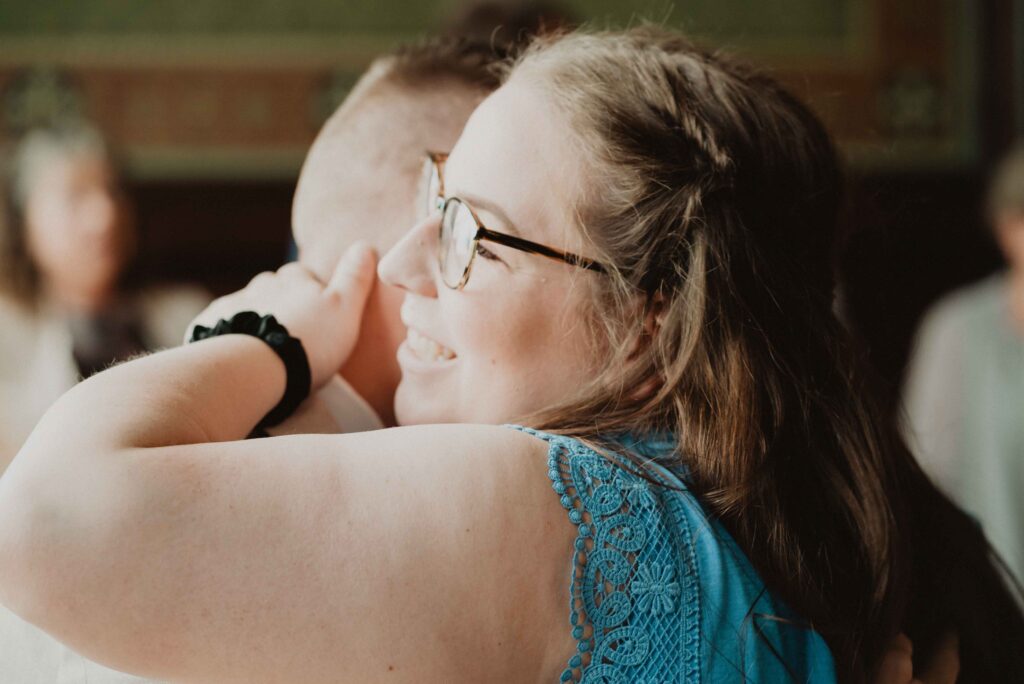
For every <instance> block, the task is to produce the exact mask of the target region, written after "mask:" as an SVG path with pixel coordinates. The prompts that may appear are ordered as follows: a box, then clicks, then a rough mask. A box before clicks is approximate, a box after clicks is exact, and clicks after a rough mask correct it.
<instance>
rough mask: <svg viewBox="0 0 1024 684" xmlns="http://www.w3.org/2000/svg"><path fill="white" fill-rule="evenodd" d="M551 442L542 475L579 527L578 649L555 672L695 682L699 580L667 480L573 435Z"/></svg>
mask: <svg viewBox="0 0 1024 684" xmlns="http://www.w3.org/2000/svg"><path fill="white" fill-rule="evenodd" d="M514 427H517V429H520V430H523V431H524V432H527V433H529V434H532V435H535V436H537V437H540V438H541V439H544V440H545V441H547V442H548V444H549V450H548V476H549V478H550V479H551V485H552V488H553V489H554V490H555V493H556V494H558V496H559V497H560V500H561V503H562V506H563V507H564V508H565V509H566V511H567V512H568V515H569V520H570V521H572V523H573V524H574V525H576V527H577V537H576V541H575V549H574V553H573V568H574V570H573V575H572V580H571V585H570V603H571V605H570V613H569V621H570V623H571V628H572V634H573V637H574V638H575V639H576V642H577V653H576V654H575V655H574V656H573V657H572V658H570V660H569V662H568V666H567V667H566V669H565V670H564V671H563V672H562V676H561V681H562V682H583V684H635V683H640V684H659V683H661V682H670V681H671V682H679V681H686V682H699V681H700V672H699V647H700V643H699V639H700V628H699V619H700V615H699V612H700V611H699V589H698V584H697V581H696V576H695V571H694V560H693V549H692V546H691V544H690V543H689V539H688V538H686V534H687V532H686V529H685V527H683V528H680V527H679V526H677V525H673V524H672V522H671V520H672V516H673V511H672V510H671V509H672V502H671V500H670V497H666V496H664V494H665V491H666V490H665V488H663V487H660V486H658V485H657V484H654V483H652V482H649V481H648V480H646V479H644V478H643V477H640V476H639V475H637V474H635V473H633V472H630V471H629V470H627V469H625V468H623V467H621V466H619V465H616V464H614V463H612V462H610V461H609V460H608V459H607V458H605V457H604V456H602V455H600V454H598V453H597V452H595V451H594V450H592V449H590V448H589V447H587V446H585V445H584V444H582V443H581V442H579V441H578V440H576V439H573V438H571V437H563V436H558V435H550V434H546V433H542V432H537V431H535V430H530V429H529V428H521V427H518V426H514Z"/></svg>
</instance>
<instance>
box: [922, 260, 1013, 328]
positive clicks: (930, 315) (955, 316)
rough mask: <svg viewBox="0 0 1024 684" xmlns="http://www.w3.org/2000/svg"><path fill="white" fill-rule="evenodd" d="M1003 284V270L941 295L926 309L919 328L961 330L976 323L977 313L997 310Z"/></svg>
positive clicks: (1004, 277) (986, 313)
mask: <svg viewBox="0 0 1024 684" xmlns="http://www.w3.org/2000/svg"><path fill="white" fill-rule="evenodd" d="M1005 288H1006V274H1004V273H996V274H994V275H991V276H989V277H987V278H985V279H983V280H980V281H978V282H976V283H971V284H970V285H966V286H964V287H962V288H959V289H957V290H954V291H953V292H951V293H949V294H947V295H945V296H943V297H942V298H941V299H939V301H938V302H936V303H935V304H934V305H932V306H931V308H929V309H928V311H927V312H926V313H925V316H924V318H923V319H922V324H921V331H922V332H930V333H940V332H953V331H962V330H964V329H966V328H967V327H969V326H970V325H972V324H975V323H977V322H978V321H977V320H976V319H977V318H978V317H979V316H980V317H982V318H985V317H989V316H991V315H993V314H995V313H996V311H995V310H996V309H997V307H998V306H999V302H1000V300H1001V298H1002V295H1003V292H1004V291H1005Z"/></svg>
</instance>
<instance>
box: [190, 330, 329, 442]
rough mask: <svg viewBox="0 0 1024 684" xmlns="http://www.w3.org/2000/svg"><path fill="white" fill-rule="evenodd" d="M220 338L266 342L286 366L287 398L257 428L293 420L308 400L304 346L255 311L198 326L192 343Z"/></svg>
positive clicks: (285, 392) (309, 382) (308, 376)
mask: <svg viewBox="0 0 1024 684" xmlns="http://www.w3.org/2000/svg"><path fill="white" fill-rule="evenodd" d="M217 335H251V336H253V337H258V338H259V339H261V340H263V342H265V343H266V344H267V346H269V347H270V348H271V349H273V350H274V353H275V354H277V355H278V356H279V357H280V358H281V361H283V362H284V368H285V372H286V373H287V382H286V384H285V389H284V396H283V397H281V401H279V402H278V404H277V406H275V407H274V408H273V409H271V411H270V413H268V414H267V415H265V416H264V417H263V420H261V421H260V422H259V424H258V425H257V426H256V427H257V428H267V427H271V426H274V425H277V424H278V423H280V422H281V421H283V420H284V419H285V418H287V417H288V416H290V415H291V414H292V413H293V412H294V411H295V409H296V408H298V407H299V404H301V403H302V402H303V401H305V399H306V397H308V396H309V390H310V386H311V385H312V376H311V373H310V370H309V359H308V358H307V357H306V350H305V349H303V348H302V342H300V341H299V340H298V339H296V338H294V337H292V336H291V335H289V334H288V329H287V328H285V327H284V326H283V325H281V324H280V323H278V322H277V319H276V318H274V317H273V316H271V315H267V316H260V315H259V314H258V313H256V312H255V311H240V312H238V313H236V314H235V315H234V316H232V317H231V318H229V319H227V320H225V319H223V318H222V319H220V320H219V321H217V324H216V325H214V326H213V327H212V328H207V327H205V326H202V325H197V326H196V327H195V328H193V329H192V335H191V336H189V339H188V341H189V342H198V341H199V340H205V339H206V338H208V337H216V336H217Z"/></svg>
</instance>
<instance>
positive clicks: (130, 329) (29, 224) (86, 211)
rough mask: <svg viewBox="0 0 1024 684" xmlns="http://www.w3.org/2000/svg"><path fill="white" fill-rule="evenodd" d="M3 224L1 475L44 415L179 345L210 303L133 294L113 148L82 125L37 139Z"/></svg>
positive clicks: (30, 143) (16, 158)
mask: <svg viewBox="0 0 1024 684" xmlns="http://www.w3.org/2000/svg"><path fill="white" fill-rule="evenodd" d="M7 174H8V178H7V183H6V187H5V195H6V197H5V201H4V203H3V204H4V205H5V208H6V212H5V214H6V215H5V216H2V217H0V330H3V335H2V336H0V434H2V435H3V437H2V439H3V441H4V443H5V445H2V446H0V449H6V451H4V452H0V473H2V472H3V470H4V468H5V467H6V465H7V462H8V461H9V459H10V458H12V457H13V456H14V453H13V450H16V449H17V448H18V447H19V446H20V445H21V443H22V441H24V439H25V438H26V437H27V436H28V434H29V432H30V431H31V430H32V428H33V426H35V424H36V421H38V420H39V418H40V417H41V416H42V415H43V413H44V412H45V410H46V408H47V407H48V406H49V405H50V404H51V403H52V402H53V401H54V400H56V399H57V398H58V397H59V396H60V395H61V394H63V393H64V392H65V391H66V390H67V389H68V388H70V387H71V386H72V385H74V384H75V383H76V382H78V380H79V379H81V378H83V377H88V376H90V375H92V374H93V373H96V372H97V371H100V370H102V369H104V368H106V367H107V366H109V365H110V364H111V363H113V362H115V361H117V360H121V359H126V358H128V357H130V356H133V355H135V354H138V353H141V352H144V351H151V350H157V349H162V348H165V347H170V346H175V345H176V344H178V343H180V340H181V332H182V330H183V329H184V327H186V326H187V325H188V321H189V320H190V319H191V317H192V316H194V315H195V314H196V313H197V312H199V311H201V310H202V309H203V307H204V306H205V305H206V303H207V302H208V301H209V297H208V296H206V294H205V293H204V292H202V291H201V290H200V289H198V288H195V287H180V286H179V287H163V288H157V289H146V290H142V291H135V292H129V291H125V290H124V289H123V288H122V287H121V286H120V282H119V281H120V277H121V275H122V274H123V273H124V271H125V268H126V266H127V265H128V264H129V262H130V260H131V258H132V256H133V254H134V250H135V243H136V232H135V225H134V223H133V216H132V212H131V210H130V207H129V204H128V201H127V199H126V197H125V196H124V193H123V189H122V187H121V182H120V179H119V177H118V174H117V169H116V166H115V164H114V158H113V156H112V154H111V152H110V149H109V148H108V146H107V144H106V142H105V141H104V140H103V138H102V137H101V136H100V134H99V133H98V132H97V131H96V130H94V129H93V128H91V127H89V126H87V125H85V124H69V125H66V126H63V127H53V128H40V129H35V130H32V131H29V132H28V133H27V134H26V135H25V136H24V137H23V138H21V140H20V141H19V142H18V143H17V145H16V146H15V148H14V150H13V153H12V155H11V158H10V160H9V164H8V170H7Z"/></svg>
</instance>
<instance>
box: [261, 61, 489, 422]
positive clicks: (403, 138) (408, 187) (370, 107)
mask: <svg viewBox="0 0 1024 684" xmlns="http://www.w3.org/2000/svg"><path fill="white" fill-rule="evenodd" d="M495 57H496V55H495V54H494V53H493V52H492V51H491V50H490V48H487V47H484V46H481V45H475V44H469V43H460V42H456V41H441V42H433V43H427V44H423V45H420V46H417V47H412V48H406V49H404V50H402V51H400V52H399V53H398V54H397V55H394V56H390V57H385V58H382V59H380V60H378V61H377V62H375V63H374V65H373V66H372V67H371V68H370V70H369V71H368V72H367V73H366V75H364V76H363V78H362V79H361V80H360V81H359V83H358V84H357V85H356V87H355V89H354V90H353V91H352V93H351V95H350V96H349V97H348V99H347V100H346V101H345V103H344V104H343V105H342V106H341V108H340V109H339V110H338V111H337V112H336V113H335V114H334V116H332V117H331V119H330V120H329V121H328V122H327V124H326V125H325V126H324V127H323V130H321V132H320V135H319V136H318V137H317V139H316V142H314V143H313V147H312V149H311V150H310V152H309V156H308V157H307V158H306V163H305V165H304V166H303V169H302V175H301V176H300V178H299V184H298V188H297V189H296V192H295V202H294V204H293V211H292V227H293V231H294V236H295V242H296V245H297V246H298V248H299V262H300V263H301V264H302V265H304V266H306V267H307V268H309V269H310V270H311V271H312V272H313V273H314V274H316V275H317V276H318V277H320V278H321V279H324V280H326V279H327V278H328V277H329V276H330V274H331V273H332V272H333V270H334V266H335V264H336V263H337V261H338V258H339V257H340V256H341V253H342V252H343V251H344V249H345V248H346V247H348V246H349V245H351V244H352V243H353V242H355V241H356V240H358V239H363V240H368V241H370V242H371V244H373V246H374V247H375V248H376V249H377V251H378V253H380V254H383V253H384V252H386V251H387V250H388V249H390V247H391V246H392V245H393V244H395V243H396V242H397V241H398V239H399V238H400V237H401V236H402V234H403V233H405V232H406V231H407V230H408V229H409V228H410V227H412V225H413V224H414V223H415V222H416V221H417V220H418V219H419V218H420V217H419V216H418V215H417V207H419V206H420V204H421V203H418V202H417V201H416V200H417V197H416V195H417V193H418V192H419V188H420V185H421V180H422V174H423V160H424V159H425V156H424V153H425V152H426V151H427V150H450V149H451V148H452V147H453V146H454V144H455V141H456V140H457V139H458V137H459V133H460V132H461V131H462V127H463V125H464V124H465V122H466V120H467V119H468V118H469V115H470V113H471V112H472V111H473V109H475V108H476V105H477V104H479V103H480V101H481V100H483V98H484V97H486V95H487V94H488V93H490V92H491V91H492V90H493V89H494V88H496V87H497V85H498V81H497V76H496V75H495V73H494V72H493V68H492V67H493V63H494V61H495ZM401 299H402V294H401V293H400V291H399V290H398V289H397V288H394V287H391V286H387V285H384V284H383V283H380V282H378V283H377V284H376V286H375V289H374V291H373V292H372V293H371V295H370V300H369V303H368V305H367V308H366V312H365V314H364V316H363V321H362V325H361V328H360V338H359V343H358V345H357V346H356V349H355V351H354V352H353V354H352V356H351V357H350V358H349V360H348V362H347V363H346V364H345V366H344V368H342V371H341V374H342V376H343V377H344V378H345V379H346V380H347V381H348V383H349V384H350V385H351V387H352V388H353V389H354V390H355V391H356V392H357V393H358V395H360V396H361V397H363V398H365V399H366V401H367V402H368V403H369V406H370V407H372V409H373V411H374V412H375V413H376V414H377V416H379V417H380V419H381V421H382V422H383V423H384V424H385V425H394V422H395V419H394V409H393V408H392V400H393V398H394V393H395V388H396V387H397V386H398V380H399V374H400V373H399V368H398V362H397V360H396V359H395V352H396V350H397V349H398V346H399V344H400V343H401V342H402V340H403V339H404V338H405V327H404V326H403V325H402V323H401V321H400V320H399V317H398V309H399V306H400V304H401ZM338 394H339V390H338V389H337V388H333V389H332V388H331V387H330V386H328V392H327V393H324V394H323V395H322V396H321V397H317V398H315V399H317V401H314V402H310V406H309V407H304V410H303V411H302V412H300V415H298V416H296V420H295V421H289V422H290V424H286V425H284V426H282V428H280V429H278V430H275V431H274V432H275V434H281V433H291V432H314V431H318V430H316V429H310V428H311V427H313V421H311V420H307V419H306V418H305V416H306V415H307V414H309V413H312V412H314V410H315V409H314V408H313V407H315V405H316V404H317V403H318V402H320V403H323V402H331V400H332V399H336V397H337V396H338ZM334 405H335V406H341V407H344V406H345V404H344V403H343V402H342V403H338V402H336V401H335V402H334ZM352 413H353V415H350V416H348V417H339V416H338V414H339V411H338V410H334V411H333V414H334V415H335V416H336V417H338V418H339V419H340V420H341V423H342V427H343V428H344V429H346V430H352V429H353V428H354V427H362V428H363V429H367V428H372V427H379V426H374V425H372V424H371V423H367V422H365V420H366V419H365V417H364V416H363V415H362V412H360V411H359V410H358V409H357V408H356V407H353V411H352Z"/></svg>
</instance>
